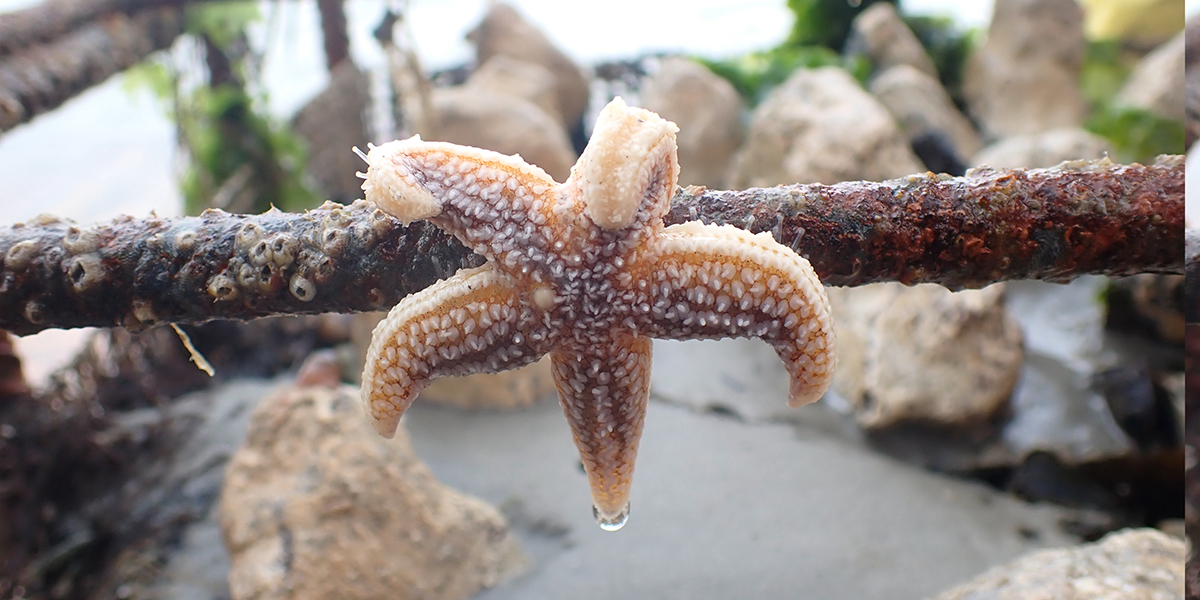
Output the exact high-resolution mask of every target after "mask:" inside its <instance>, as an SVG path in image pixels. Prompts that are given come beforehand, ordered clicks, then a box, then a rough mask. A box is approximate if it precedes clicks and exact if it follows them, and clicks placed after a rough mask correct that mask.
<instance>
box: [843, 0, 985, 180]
mask: <svg viewBox="0 0 1200 600" xmlns="http://www.w3.org/2000/svg"><path fill="white" fill-rule="evenodd" d="M875 6H890V5H889V4H876V5H875ZM864 14H865V13H864ZM870 85H871V93H872V94H875V97H876V98H879V101H880V102H882V103H883V105H884V106H886V107H887V109H888V111H889V112H891V113H892V116H894V117H895V118H896V122H897V123H899V124H900V129H902V130H903V131H904V133H905V135H907V136H908V139H909V141H910V142H911V141H912V140H913V139H915V138H917V137H920V136H922V135H927V134H929V133H934V132H936V133H940V134H942V135H944V136H946V137H947V138H948V139H949V140H950V141H951V142H952V143H953V144H954V150H955V151H956V152H957V154H958V156H959V157H960V158H966V157H970V156H973V155H974V154H975V153H976V152H979V149H980V148H982V147H983V144H982V142H980V140H979V134H978V133H977V132H976V131H975V128H974V127H973V126H972V125H971V121H969V120H968V119H967V117H966V116H964V115H963V114H962V113H961V112H959V110H958V108H957V107H955V106H954V102H953V101H952V100H950V95H949V94H947V93H946V89H945V88H943V87H942V84H941V82H939V81H938V80H937V79H936V78H934V77H931V76H929V75H927V74H926V73H923V72H922V71H920V70H919V69H917V68H915V67H912V66H910V65H906V64H901V65H896V66H894V67H891V68H889V69H887V70H886V71H884V72H882V73H880V74H879V75H877V76H876V77H875V78H874V79H872V80H871V84H870Z"/></svg>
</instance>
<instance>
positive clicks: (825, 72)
mask: <svg viewBox="0 0 1200 600" xmlns="http://www.w3.org/2000/svg"><path fill="white" fill-rule="evenodd" d="M923 170H924V168H923V166H922V165H921V162H920V161H919V160H918V159H917V157H916V156H914V155H913V153H912V150H911V149H910V148H909V147H908V142H907V140H905V138H904V135H903V134H902V133H901V132H900V129H899V127H897V126H896V122H895V120H893V118H892V115H891V114H890V113H888V111H887V109H886V108H884V107H883V105H882V104H880V103H879V101H878V100H876V99H875V98H873V97H872V96H871V95H870V94H868V93H867V92H866V91H864V90H863V89H862V87H861V86H859V85H858V82H857V81H855V80H854V78H853V77H851V76H850V74H849V73H847V72H845V71H844V70H842V69H839V68H837V67H823V68H820V69H801V70H798V71H796V72H795V73H793V74H792V76H791V77H789V78H788V80H787V81H786V82H784V83H783V85H781V86H779V87H778V88H776V89H775V91H773V92H771V95H770V96H769V97H768V98H767V99H766V100H765V101H764V102H763V103H762V104H760V105H759V106H758V108H756V109H755V111H754V114H753V115H752V116H751V118H750V131H749V135H748V136H747V139H746V143H745V144H743V145H742V148H741V150H739V151H738V154H737V156H736V158H735V159H734V174H733V177H732V180H731V181H730V187H733V188H737V189H744V188H748V187H765V186H772V185H780V184H788V183H815V182H820V183H837V182H839V181H847V180H859V179H866V180H874V181H881V180H884V179H890V178H894V177H901V176H904V175H910V174H912V173H918V172H921V171H923Z"/></svg>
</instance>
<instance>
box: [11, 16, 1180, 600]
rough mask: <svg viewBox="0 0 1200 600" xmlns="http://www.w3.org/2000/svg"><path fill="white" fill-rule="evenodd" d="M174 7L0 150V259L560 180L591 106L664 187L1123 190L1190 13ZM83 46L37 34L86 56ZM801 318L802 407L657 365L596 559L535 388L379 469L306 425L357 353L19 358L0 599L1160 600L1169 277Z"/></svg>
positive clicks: (86, 338) (777, 382)
mask: <svg viewBox="0 0 1200 600" xmlns="http://www.w3.org/2000/svg"><path fill="white" fill-rule="evenodd" d="M59 1H60V2H62V4H61V5H62V6H68V7H69V6H72V4H73V3H72V1H71V0H59ZM118 4H119V3H118ZM185 4H186V6H185V8H184V9H182V10H181V11H176V10H175V9H170V11H175V12H170V11H167V12H164V14H167V13H169V14H167V16H166V17H164V18H163V21H162V22H161V23H160V24H159V26H160V27H161V28H162V30H163V31H167V32H168V36H167V37H168V39H167V40H166V41H167V42H169V43H167V44H164V45H165V46H167V48H166V49H165V50H161V51H157V52H154V53H149V52H141V53H140V54H139V56H137V57H135V58H137V59H138V60H131V61H130V62H131V63H136V64H134V66H132V67H130V68H127V69H122V70H121V72H120V73H118V74H116V75H114V76H112V77H96V78H95V79H96V80H95V81H86V82H84V83H81V84H79V85H77V86H76V87H77V88H78V89H82V90H83V91H81V92H79V93H78V94H77V95H73V97H70V99H68V100H66V101H65V102H61V105H58V101H59V100H61V99H51V100H46V104H47V105H48V106H49V108H47V109H45V112H42V114H39V115H37V116H35V117H33V118H32V119H17V121H18V122H15V123H13V124H11V125H7V126H3V127H0V223H4V224H6V225H7V224H12V223H16V222H19V221H27V220H30V219H34V218H36V217H37V215H39V214H42V213H52V214H55V215H59V216H63V217H67V218H70V219H73V220H75V221H77V222H80V223H90V222H95V221H100V220H106V219H111V218H113V217H115V216H117V215H121V214H132V215H135V216H144V215H148V214H150V213H151V212H154V213H156V214H158V215H160V216H175V215H183V214H198V213H199V212H201V211H202V210H203V209H204V208H206V207H218V208H222V209H224V210H227V211H230V212H243V213H257V212H262V211H265V210H267V209H268V208H269V207H270V206H276V207H278V208H281V209H283V210H289V211H302V210H304V209H306V208H311V207H315V206H317V205H319V204H320V203H321V202H323V201H325V200H327V199H332V200H334V201H337V202H344V203H349V202H351V201H353V200H354V199H355V198H358V197H359V191H358V188H357V185H358V183H359V181H358V180H357V179H356V178H355V177H353V173H354V171H355V170H356V169H359V168H361V161H360V160H359V159H358V158H357V157H355V156H354V155H353V154H352V153H351V152H350V151H349V148H350V147H351V146H354V145H357V146H360V147H361V146H363V145H365V143H367V142H375V143H380V142H384V141H388V140H391V139H396V138H401V137H408V136H410V135H412V134H414V133H420V134H421V135H422V137H423V138H425V139H442V140H448V141H453V142H456V143H463V144H470V145H476V146H481V147H488V148H491V149H495V150H498V151H502V152H506V153H516V152H519V153H520V154H521V155H522V156H523V157H525V158H526V159H528V160H530V161H531V162H534V163H535V164H538V165H539V166H541V167H543V168H544V169H545V170H547V171H548V172H549V173H550V174H551V175H553V176H555V177H556V179H558V180H562V179H563V178H565V176H566V173H567V172H568V171H569V168H570V166H571V164H573V163H574V161H575V158H576V157H577V156H578V153H579V152H580V151H581V150H582V148H583V146H584V144H585V143H586V140H587V136H588V132H589V131H590V128H591V124H592V122H593V120H594V118H595V115H596V113H597V112H598V111H599V110H600V108H601V107H603V106H604V104H605V103H606V102H607V101H608V100H609V99H610V98H611V97H613V96H614V95H618V94H619V95H622V96H623V97H625V99H626V100H627V101H629V103H630V104H632V105H639V106H645V107H647V108H651V109H653V110H655V111H657V112H659V113H660V114H662V115H663V116H665V117H667V118H669V119H672V120H674V121H676V122H678V123H679V125H680V128H681V133H680V155H681V163H682V165H683V172H682V176H681V184H684V185H687V184H697V185H706V186H708V187H710V188H715V189H717V188H719V189H742V188H748V187H753V186H771V185H780V184H787V183H809V182H822V183H836V182H838V181H849V180H884V179H889V178H895V177H901V176H904V175H907V174H911V173H917V172H922V171H925V170H932V171H936V172H942V173H949V174H952V175H961V174H963V173H964V172H966V170H967V169H969V168H971V167H976V166H982V165H989V166H993V167H997V168H1004V167H1050V166H1053V165H1055V164H1058V163H1059V162H1061V161H1064V160H1073V159H1094V158H1101V157H1104V156H1107V157H1109V158H1110V159H1111V160H1113V161H1114V162H1121V163H1130V162H1135V161H1136V162H1142V163H1152V162H1153V161H1154V160H1155V156H1156V155H1158V154H1162V153H1168V154H1183V153H1184V150H1185V147H1184V145H1185V126H1184V119H1183V93H1182V86H1183V80H1184V23H1185V13H1186V15H1187V16H1191V15H1194V14H1195V13H1196V12H1200V0H1196V1H1195V2H1193V1H1192V0H1188V1H1187V2H1186V3H1185V2H1183V1H1182V0H1082V1H1081V2H1078V3H1077V2H1075V1H1073V0H996V1H995V2H991V1H978V2H952V1H941V0H902V1H900V2H885V1H872V0H863V1H862V2H844V1H840V0H786V1H785V0H750V1H745V2H737V3H728V2H720V1H718V0H692V1H688V2H665V1H663V2H659V1H653V0H640V1H634V0H609V1H607V2H603V3H598V2H597V3H566V2H552V1H550V0H525V1H517V0H513V1H511V2H507V3H503V4H501V3H496V2H488V1H484V0H447V1H440V2H433V1H421V0H411V1H408V2H405V1H399V0H396V1H392V2H383V1H372V0H353V1H347V2H342V1H339V0H321V1H320V2H317V1H307V0H280V1H277V2H260V3H250V2H235V3H226V2H194V3H185ZM38 6H39V5H38V3H37V2H30V1H26V0H0V15H4V14H5V13H12V12H15V11H20V10H22V9H34V10H36V9H37V8H38ZM164 10H165V9H164ZM110 19H113V17H112V15H107V14H106V15H102V16H100V17H95V18H94V19H93V21H95V23H90V22H89V23H87V24H84V25H79V24H76V25H75V26H78V27H83V26H85V25H86V26H91V25H98V26H99V29H100V30H102V31H107V32H109V34H111V35H116V33H113V32H118V31H120V30H121V29H120V28H121V27H125V25H123V24H122V23H124V22H118V21H116V20H110ZM163 23H165V25H164V24H163ZM75 26H73V27H75ZM1193 29H1196V27H1195V26H1193ZM1197 33H1200V32H1197ZM88 35H98V34H96V33H95V32H94V31H92V32H90V33H89V34H88ZM1193 35H1196V33H1193ZM93 39H95V38H93ZM39 43H42V44H49V43H50V42H48V41H45V40H43V41H42V42H39ZM3 47H4V43H3V40H0V49H2V48H3ZM23 52H24V53H27V55H32V54H35V53H36V52H38V47H30V48H21V49H17V50H10V54H9V57H8V59H7V60H9V64H8V65H6V63H5V61H6V58H5V56H4V54H3V53H2V52H0V107H2V106H3V98H4V97H3V93H4V92H5V91H6V88H5V87H4V86H5V85H9V84H8V83H6V80H5V79H4V74H5V71H4V69H5V68H6V67H8V66H11V62H13V61H12V56H17V55H22V54H21V53H23ZM142 55H144V56H142ZM45 56H48V57H49V58H48V59H45V58H43V60H45V61H46V64H49V65H51V66H53V65H59V66H63V65H68V66H69V65H70V64H72V61H73V60H76V58H77V57H75V58H73V57H71V56H69V55H63V54H54V53H46V54H45ZM7 81H10V82H11V81H12V80H11V79H10V80H7ZM68 96H70V94H68ZM42 100H45V98H42V99H41V100H39V101H42ZM39 110H41V109H39ZM1191 140H1192V138H1191V137H1190V135H1189V136H1187V137H1186V143H1190V142H1191ZM1192 159H1193V160H1200V159H1196V158H1195V157H1192ZM1198 173H1200V169H1189V175H1188V180H1189V183H1190V182H1191V179H1192V178H1194V177H1200V174H1198ZM1188 189H1189V190H1190V191H1193V190H1196V189H1200V182H1198V184H1197V185H1189V186H1188ZM1198 206H1200V202H1188V218H1189V222H1190V223H1191V224H1192V225H1195V224H1196V223H1197V222H1200V208H1197V207H1198ZM829 292H830V297H831V301H832V303H833V305H834V311H835V318H836V325H837V328H838V336H839V341H838V343H839V355H840V359H841V365H840V367H839V374H838V381H837V383H836V384H835V387H834V390H832V391H831V392H830V393H829V394H828V395H827V396H826V397H825V398H824V399H823V400H822V402H820V403H819V404H817V405H814V406H811V407H806V408H804V409H799V410H791V409H788V408H787V407H786V405H785V403H784V398H785V397H786V374H785V373H784V372H783V369H782V365H780V364H779V361H778V359H777V358H776V356H775V355H774V353H773V351H771V350H770V349H769V348H767V347H766V346H765V345H763V344H761V343H759V342H757V341H751V340H726V341H721V342H687V343H677V342H664V343H656V346H655V366H654V376H653V383H652V403H651V408H650V415H649V417H648V424H647V428H646V433H645V440H644V441H643V445H642V450H641V455H640V457H639V462H638V471H637V475H636V477H635V484H634V497H633V513H632V516H631V519H630V524H629V526H627V527H626V528H625V529H624V530H622V531H621V532H619V533H617V534H609V533H605V532H602V531H600V530H599V529H598V528H597V527H596V526H595V524H594V523H593V522H592V519H591V515H590V510H589V509H590V501H589V499H588V496H587V486H586V482H585V479H584V476H583V474H582V471H581V469H580V468H579V465H578V457H577V454H576V451H575V449H574V447H573V445H572V444H571V440H570V436H569V433H568V431H567V428H566V427H565V423H564V422H563V419H562V416H561V411H560V410H559V408H558V406H557V404H556V403H555V402H554V398H555V394H554V390H553V387H552V385H551V382H550V378H549V374H548V373H549V372H548V369H547V367H546V365H545V364H539V365H534V366H531V367H529V368H527V369H522V370H519V371H514V372H510V373H506V374H502V375H499V376H490V377H488V376H484V377H478V376H477V377H471V378H466V379H462V380H449V381H446V382H442V383H440V384H439V385H437V386H434V387H431V388H430V389H429V390H428V391H427V392H426V393H424V394H422V397H421V400H420V401H419V402H418V403H417V404H416V405H414V407H413V408H412V409H411V411H410V413H409V414H408V415H407V416H406V418H405V421H404V425H403V426H402V428H401V432H400V435H399V436H398V438H399V439H398V440H397V441H395V442H384V441H383V440H382V439H380V438H377V437H376V436H374V435H373V434H371V433H370V432H368V431H367V430H366V429H364V428H363V426H362V423H361V415H358V414H357V410H358V409H357V407H356V406H357V405H356V404H355V400H354V398H353V396H354V390H353V389H352V388H350V387H345V386H343V387H338V384H339V383H341V384H351V385H353V384H355V383H356V380H357V377H358V373H360V372H361V366H362V360H363V358H362V357H363V348H364V345H365V343H366V340H367V339H369V333H370V331H371V328H372V326H373V325H374V323H375V322H377V320H378V319H379V315H354V316H348V315H322V316H320V317H297V318H284V319H263V320H259V321H255V322H252V323H246V324H236V323H210V324H206V325H202V326H194V327H187V328H184V329H185V330H186V331H187V333H188V334H189V335H190V336H191V337H192V340H193V341H194V342H195V343H196V345H197V347H198V348H200V350H201V352H202V353H203V354H204V355H205V356H207V357H208V358H209V360H210V361H211V362H213V363H214V364H215V366H216V367H217V376H216V377H215V378H213V379H208V378H206V377H204V376H202V375H201V374H199V373H198V371H196V370H195V368H194V367H193V366H191V365H190V364H189V362H188V360H187V354H186V352H184V351H182V350H181V347H180V345H179V340H178V339H177V338H176V336H175V334H174V333H173V332H171V331H170V330H167V329H164V328H159V329H157V330H153V331H150V332H146V333H143V334H137V335H133V334H129V333H127V332H124V331H122V330H112V331H96V330H71V331H46V332H43V333H40V334H36V335H33V336H27V337H23V338H14V339H13V340H12V345H11V347H10V346H9V345H8V344H5V343H0V359H2V360H0V366H3V365H7V364H12V363H13V360H14V359H19V363H18V364H19V367H20V368H19V370H17V371H16V373H17V375H16V379H19V380H20V385H16V384H12V385H9V386H8V387H7V388H5V389H7V390H9V391H8V392H6V393H8V394H9V396H8V397H7V398H9V399H11V398H15V397H20V398H25V399H27V400H28V401H27V402H23V403H22V402H12V401H8V402H0V499H2V500H3V503H0V510H2V511H4V512H2V513H0V524H3V525H2V526H0V568H2V569H0V598H8V597H11V598H89V599H90V598H97V599H98V598H214V599H215V598H233V599H242V598H277V597H278V598H283V597H295V598H376V597H385V596H386V597H397V596H398V597H405V598H466V597H479V598H528V597H546V598H550V597H563V596H571V597H579V598H587V597H602V596H612V595H614V594H634V595H638V596H655V597H663V598H717V597H730V596H753V597H764V598H774V597H778V598H785V597H786V598H830V597H845V598H880V599H883V598H889V599H891V598H913V599H916V598H939V599H945V600H949V599H951V598H977V597H990V596H979V595H972V594H986V593H990V592H989V591H995V590H1006V593H1011V594H1016V595H1014V596H1005V597H1024V596H1020V595H1019V594H1021V593H1022V590H1021V589H1019V586H1020V583H1019V582H1022V581H1024V582H1027V584H1028V585H1029V586H1030V589H1029V590H1026V591H1028V592H1029V593H1032V590H1034V589H1042V590H1045V589H1054V590H1058V591H1057V592H1056V593H1055V594H1054V596H1055V597H1063V598H1071V597H1079V598H1083V597H1090V596H1087V595H1077V596H1071V595H1070V592H1069V590H1068V588H1069V586H1068V584H1067V583H1066V582H1067V580H1068V579H1074V580H1075V581H1076V582H1078V581H1088V582H1094V583H1095V585H1097V586H1101V587H1100V588H1097V589H1109V588H1111V589H1126V588H1122V587H1121V586H1140V587H1138V589H1141V590H1146V592H1147V593H1148V594H1158V593H1161V594H1165V595H1163V596H1148V597H1179V596H1178V594H1180V593H1182V590H1183V574H1182V564H1183V557H1184V553H1185V550H1184V542H1183V539H1184V537H1185V529H1186V532H1187V533H1191V534H1193V535H1195V533H1196V532H1195V531H1193V528H1194V527H1195V526H1196V525H1197V524H1196V523H1193V522H1192V521H1191V519H1192V518H1194V517H1193V516H1192V515H1191V513H1189V515H1188V516H1189V520H1188V521H1187V522H1186V523H1185V519H1184V517H1185V514H1184V506H1183V504H1184V503H1183V502H1181V500H1182V499H1183V496H1184V478H1183V471H1184V465H1185V440H1184V438H1185V435H1184V412H1185V411H1184V396H1185V394H1184V388H1185V378H1184V357H1183V338H1184V317H1183V305H1184V298H1183V286H1182V277H1170V276H1155V275H1144V276H1137V277H1131V278H1125V279H1120V280H1113V279H1108V278H1103V277H1083V278H1080V279H1078V280H1076V281H1074V282H1072V283H1070V284H1069V285H1059V284H1049V283H1044V282H1036V281H1017V282H1008V283H1005V284H997V285H993V286H989V287H988V288H985V289H983V290H972V291H966V292H957V293H951V292H949V291H947V290H945V289H944V288H941V287H939V286H932V285H922V286H915V287H905V286H902V285H899V284H881V285H872V286H863V287H859V288H830V290H829ZM2 341H3V340H0V342H2ZM4 361H8V362H4ZM5 373H9V375H8V381H9V383H10V384H11V383H12V381H15V380H16V379H13V376H12V375H11V373H12V370H11V369H10V370H8V371H0V375H4V374H5ZM3 381H4V380H3V378H0V383H3ZM0 388H4V386H3V385H0ZM14 390H15V391H14ZM343 417H345V418H343ZM247 431H248V432H249V433H247ZM1189 451H1190V448H1189ZM1187 466H1188V467H1189V468H1191V467H1193V466H1194V465H1192V464H1191V463H1190V462H1189V463H1187ZM1196 495H1197V498H1198V499H1200V494H1196ZM1189 506H1190V505H1189ZM1047 549H1050V550H1047ZM1038 552H1050V554H1044V553H1043V554H1037V553H1038ZM989 569H994V570H993V571H989ZM1014 581H1015V582H1018V583H1015V584H1014V583H1012V582H1014ZM1005 582H1008V583H1005ZM1055 585H1058V586H1061V587H1057V588H1055V587H1049V586H1055ZM956 586H958V587H956ZM1005 586H1009V587H1007V588H1006V587H1005ZM1013 586H1016V589H1014V588H1013ZM1039 586H1040V587H1039ZM1104 586H1108V587H1104ZM1081 589H1082V588H1081Z"/></svg>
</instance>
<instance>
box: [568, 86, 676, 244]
mask: <svg viewBox="0 0 1200 600" xmlns="http://www.w3.org/2000/svg"><path fill="white" fill-rule="evenodd" d="M678 131H679V128H678V127H677V126H676V125H675V124H674V123H672V122H670V121H668V120H666V119H664V118H662V117H660V116H658V115H656V114H654V113H652V112H650V111H648V110H645V109H642V108H633V107H630V106H627V105H626V104H625V101H624V100H622V99H621V97H620V96H618V97H616V98H614V99H613V101H612V102H610V103H609V104H608V106H605V107H604V110H602V111H600V115H599V116H598V117H597V118H596V126H595V128H594V129H593V131H592V137H591V139H590V140H589V141H588V145H587V148H585V149H584V150H583V155H582V156H580V157H579V162H578V163H576V165H575V167H574V168H573V169H571V177H570V179H568V180H567V186H568V187H569V188H574V189H578V190H579V191H581V192H582V198H583V209H584V211H585V212H586V213H587V215H588V216H589V217H591V219H592V221H593V222H594V223H595V224H596V225H599V226H600V228H601V229H605V230H621V229H628V230H629V231H628V233H636V232H639V231H641V230H642V229H643V228H644V225H645V224H647V223H655V222H659V223H661V221H662V217H663V215H665V214H666V213H667V210H668V209H669V208H670V204H671V196H673V195H674V194H675V186H676V184H677V182H678V181H679V160H678V158H677V157H676V144H675V133H676V132H678Z"/></svg>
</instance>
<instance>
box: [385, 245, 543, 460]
mask: <svg viewBox="0 0 1200 600" xmlns="http://www.w3.org/2000/svg"><path fill="white" fill-rule="evenodd" d="M522 296H523V294H522V293H521V291H520V290H519V289H518V288H516V287H514V286H513V283H512V280H511V279H510V278H509V277H507V276H506V275H504V274H502V273H500V272H498V271H496V270H495V269H494V268H492V267H491V265H484V266H482V267H479V268H477V269H465V270H462V271H459V272H458V274H456V275H454V276H453V277H451V278H449V279H446V280H443V281H440V282H438V283H436V284H434V285H433V286H430V287H428V288H426V289H425V290H423V291H421V292H418V293H416V294H413V295H412V296H409V297H408V298H405V299H404V301H403V302H401V303H400V304H398V305H396V307H395V308H393V309H392V311H391V312H390V313H389V314H388V316H387V318H385V319H384V320H383V321H381V322H380V323H379V325H378V326H376V328H375V331H374V332H373V333H372V335H371V344H370V346H369V348H368V349H367V359H366V363H365V366H364V368H363V375H362V398H363V402H364V405H365V412H366V413H367V416H368V418H369V419H370V421H371V424H372V425H373V426H374V427H375V430H376V431H378V432H379V434H380V435H382V436H384V437H389V438H390V437H392V436H393V435H395V432H396V425H397V424H398V423H399V422H400V416H401V415H402V414H403V413H404V411H405V410H406V409H407V408H408V407H409V405H410V404H412V401H413V400H414V399H415V398H416V396H417V394H418V393H420V391H421V390H422V389H424V388H425V386H427V385H429V383H431V382H432V381H433V380H434V379H437V378H439V377H445V376H453V375H469V374H472V373H485V372H486V373H494V372H497V371H503V370H505V369H513V368H516V367H520V366H524V365H527V364H530V363H532V362H534V361H536V360H538V359H539V358H541V357H542V356H544V355H545V354H546V353H547V352H549V350H550V347H551V345H552V343H553V340H552V338H553V337H554V336H553V335H552V334H551V332H550V330H549V329H548V328H547V327H546V325H545V318H544V314H543V313H541V312H540V311H538V310H537V309H536V308H533V307H532V305H531V304H530V303H529V302H528V300H527V299H524V298H523V297H522Z"/></svg>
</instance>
